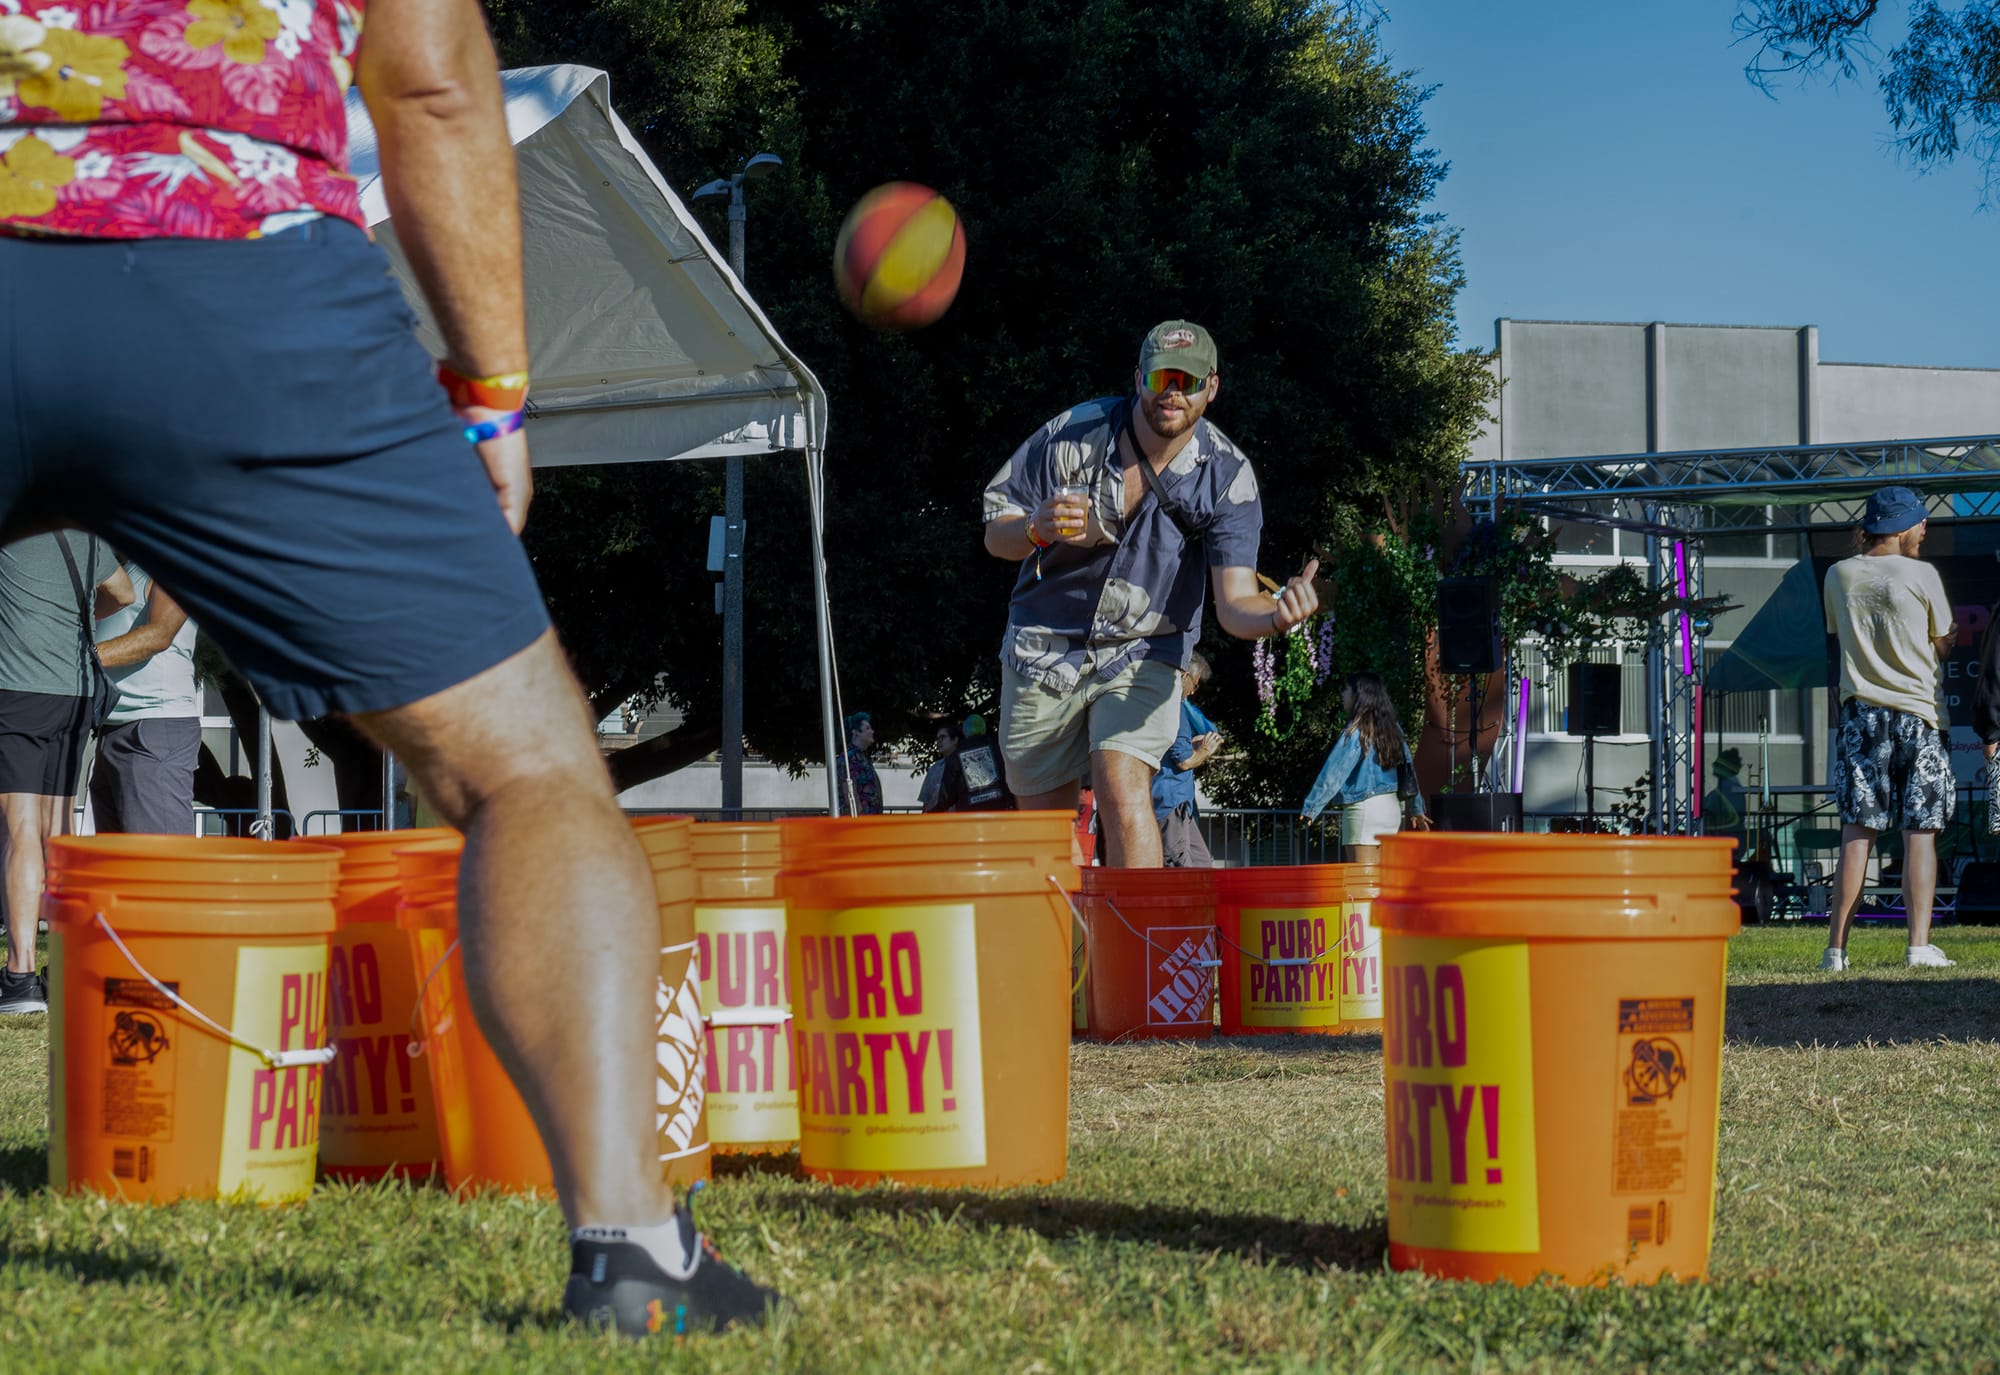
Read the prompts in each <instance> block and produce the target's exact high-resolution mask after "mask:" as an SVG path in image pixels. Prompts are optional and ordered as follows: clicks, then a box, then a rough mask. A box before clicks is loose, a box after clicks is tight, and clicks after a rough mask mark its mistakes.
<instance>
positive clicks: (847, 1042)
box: [792, 903, 986, 1170]
mask: <svg viewBox="0 0 2000 1375" xmlns="http://www.w3.org/2000/svg"><path fill="white" fill-rule="evenodd" d="M792 942H793V943H792V949H793V950H794V952H795V958H796V959H797V961H798V967H797V969H796V971H795V977H796V978H797V981H798V990H799V998H798V1001H797V1002H796V1003H795V1004H794V1005H793V1008H792V1014H793V1017H794V1019H795V1020H794V1023H793V1028H794V1029H793V1053H794V1056H795V1057H796V1061H797V1064H798V1067H799V1133H800V1143H801V1148H802V1149H804V1150H806V1151H807V1152H808V1154H809V1158H810V1160H811V1163H812V1164H814V1165H816V1166H818V1167H821V1168H824V1169H833V1170H951V1169H963V1168H966V1167H969V1166H977V1165H984V1164H985V1163H986V1099H985V1088H984V1084H983V1082H982V1074H983V1066H984V1063H985V1061H984V1059H983V1056H982V1053H981V1046H980V1037H979V958H978V946H977V944H976V942H975V939H974V928H973V906H972V904H971V903H952V904H938V905H936V906H921V907H919V906H912V907H857V908H852V909H850V910H848V911H845V912H827V913H818V912H815V913H810V914H803V915H802V914H799V913H796V912H795V913H794V914H793V936H792Z"/></svg>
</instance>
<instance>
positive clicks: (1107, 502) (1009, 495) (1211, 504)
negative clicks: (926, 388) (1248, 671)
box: [986, 320, 1319, 868]
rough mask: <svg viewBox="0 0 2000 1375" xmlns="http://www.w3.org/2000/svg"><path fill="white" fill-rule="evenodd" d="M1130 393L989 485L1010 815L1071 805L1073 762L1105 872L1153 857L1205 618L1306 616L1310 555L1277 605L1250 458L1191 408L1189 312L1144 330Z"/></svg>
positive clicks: (1200, 397)
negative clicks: (1162, 796)
mask: <svg viewBox="0 0 2000 1375" xmlns="http://www.w3.org/2000/svg"><path fill="white" fill-rule="evenodd" d="M1133 386H1134V394H1133V395H1130V396H1106V397H1100V398H1098V399H1097V400H1094V401H1086V402H1083V403H1082V404H1081V405H1078V406H1074V407H1072V408H1070V409H1069V410H1067V411H1065V412H1063V413H1062V414H1061V415H1059V416H1057V417H1056V418H1055V419H1053V420H1051V421H1049V422H1048V423H1047V424H1046V425H1044V426H1042V427H1041V429H1039V430H1037V431H1036V432H1035V433H1034V434H1033V435H1031V436H1030V437H1029V438H1028V441H1027V442H1026V443H1025V444H1023V445H1021V447H1020V448H1019V449H1017V450H1015V451H1014V456H1013V457H1012V458H1010V459H1008V460H1007V461H1006V462H1005V463H1003V464H1001V465H1000V471H999V472H997V473H995V474H994V475H993V480H992V481H991V482H989V483H987V484H986V548H987V550H988V552H990V553H992V554H993V555H995V556H996V557H998V558H1003V559H1013V560H1016V561H1017V562H1019V563H1020V564H1021V574H1020V577H1019V578H1018V579H1017V580H1016V582H1015V584H1014V596H1013V600H1012V602H1011V603H1010V605H1009V608H1008V615H1007V637H1006V642H1005V643H1004V645H1003V646H1002V648H1001V654H1000V662H1001V688H1000V748H1001V752H1002V754H1003V755H1004V756H1005V758H1006V766H1007V782H1008V785H1009V786H1010V787H1011V788H1012V789H1013V791H1014V794H1015V796H1016V797H1018V798H1019V799H1020V805H1021V806H1022V808H1023V809H1054V810H1068V809H1073V808H1074V807H1075V806H1076V793H1077V784H1078V782H1079V780H1081V779H1082V777H1083V775H1084V772H1085V770H1086V769H1088V770H1089V772H1090V775H1091V778H1092V780H1093V782H1094V784H1095V787H1096V791H1097V799H1098V805H1099V807H1100V808H1101V809H1102V812H1103V817H1104V835H1105V844H1106V848H1107V852H1108V853H1107V860H1108V862H1109V863H1110V864H1111V865H1113V866H1114V867H1121V868H1151V867H1156V866H1158V865H1159V863H1160V828H1159V826H1158V824H1157V823H1156V822H1155V821H1154V819H1153V804H1152V783H1153V775H1154V773H1155V772H1156V771H1157V770H1158V768H1159V765H1160V757H1161V756H1162V755H1164V754H1165V753H1166V751H1167V749H1168V747H1169V746H1171V745H1172V744H1173V742H1174V734H1175V730H1176V727H1177V726H1178V723H1179V713H1180V674H1181V670H1182V669H1184V668H1186V667H1187V665H1188V663H1189V659H1190V656H1191V655H1192V654H1193V653H1194V647H1195V642H1196V641H1197V640H1198V639H1199V638H1200V637H1201V612H1202V603H1203V601H1204V600H1205V599H1206V597H1207V595H1208V590H1209V587H1210V585H1211V584H1213V587H1214V592H1215V616H1216V619H1217V620H1218V621H1219V622H1220V623H1221V625H1222V628H1223V629H1224V630H1226V631H1228V632H1229V633H1230V634H1231V635H1234V636H1236V637H1237V638H1238V639H1244V640H1255V639H1261V638H1262V637H1264V636H1266V635H1278V634H1282V633H1283V632H1285V631H1287V630H1290V629H1291V628H1292V627H1293V626H1295V625H1298V624H1299V623H1300V622H1301V621H1304V620H1305V619H1306V618H1307V617H1309V616H1311V615H1312V614H1313V612H1314V611H1315V610H1317V609H1318V607H1319V598H1318V596H1317V595H1316V594H1315V593H1314V592H1313V586H1312V580H1313V575H1314V574H1315V573H1317V572H1318V571H1319V562H1318V560H1313V561H1311V562H1309V563H1307V564H1306V566H1305V568H1304V569H1303V570H1302V571H1301V572H1300V573H1299V575H1298V576H1297V577H1295V578H1293V579H1292V580H1291V581H1290V582H1288V583H1287V584H1285V587H1284V590H1283V592H1282V593H1280V594H1279V595H1278V596H1277V597H1276V598H1273V597H1271V596H1270V595H1268V594H1266V593H1265V592H1263V591H1262V590H1261V589H1260V588H1259V587H1258V585H1257V571H1256V565H1257V542H1258V539H1259V537H1260V535H1261V534H1262V532H1263V525H1264V514H1263V507H1262V506H1261V505H1260V504H1259V501H1258V497H1257V478H1256V475H1255V474H1254V473H1252V472H1251V470H1250V463H1249V460H1248V459H1246V458H1244V457H1243V455H1242V453H1241V452H1240V451H1239V450H1238V449H1237V447H1236V446H1235V445H1234V444H1232V443H1230V441H1229V438H1228V437H1227V436H1226V435H1224V434H1223V433H1222V431H1221V430H1218V429H1217V428H1215V426H1213V425H1211V424H1210V423H1209V422H1208V421H1207V420H1206V419H1204V418H1203V417H1204V415H1205V414H1206V413H1207V411H1208V408H1209V406H1210V405H1212V404H1213V403H1214V401H1215V398H1216V396H1217V394H1218V393H1219V392H1220V391H1221V389H1222V378H1221V375H1220V373H1219V371H1218V370H1217V364H1216V352H1215V341H1214V340H1213V339H1211V338H1210V337H1209V333H1208V331H1207V330H1205V329H1203V328H1202V327H1201V326H1200V325H1197V324H1192V323H1190V322H1188V321H1186V320H1168V321H1166V322H1165V323H1164V324H1160V325H1157V326H1155V327H1154V328H1153V330H1152V331H1151V332H1150V333H1148V334H1147V335H1146V338H1145V342H1144V343H1143V344H1141V345H1140V348H1139V367H1138V370H1137V371H1136V372H1135V373H1134V374H1133Z"/></svg>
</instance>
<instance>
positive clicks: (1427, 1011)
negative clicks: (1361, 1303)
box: [1382, 935, 1541, 1252]
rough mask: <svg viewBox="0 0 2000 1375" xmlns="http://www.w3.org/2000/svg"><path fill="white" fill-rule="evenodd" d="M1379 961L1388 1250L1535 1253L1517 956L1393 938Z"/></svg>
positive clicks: (1476, 946)
mask: <svg viewBox="0 0 2000 1375" xmlns="http://www.w3.org/2000/svg"><path fill="white" fill-rule="evenodd" d="M1383 953H1384V957H1385V964H1384V967H1383V972H1382V987H1383V999H1382V1005H1383V1006H1382V1011H1383V1026H1382V1063H1383V1078H1384V1086H1385V1089H1386V1096H1387V1103H1386V1105H1385V1115H1386V1117H1387V1122H1388V1137H1389V1236H1390V1239H1391V1240H1394V1241H1397V1242H1401V1243H1402V1244H1404V1245H1408V1246H1424V1247H1431V1248H1434V1249H1438V1250H1447V1251H1512V1252H1523V1251H1536V1250H1539V1249H1540V1248H1541V1222H1540V1217H1539V1209H1540V1195H1539V1192H1538V1190H1537V1187H1536V1184H1537V1181H1536V1178H1535V1082H1534V1037H1533V1033H1532V1030H1531V1027H1530V1023H1529V1016H1528V947H1527V946H1526V945H1525V944H1522V943H1519V942H1500V941H1478V940H1443V939H1433V938H1429V937H1422V936H1404V935H1392V936H1391V937H1390V939H1389V941H1388V942H1387V944H1386V945H1385V947H1384V952H1383Z"/></svg>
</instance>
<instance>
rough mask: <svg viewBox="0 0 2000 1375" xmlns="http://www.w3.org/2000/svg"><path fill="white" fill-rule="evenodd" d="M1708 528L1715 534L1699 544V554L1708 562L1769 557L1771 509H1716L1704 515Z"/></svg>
mask: <svg viewBox="0 0 2000 1375" xmlns="http://www.w3.org/2000/svg"><path fill="white" fill-rule="evenodd" d="M1707 523H1708V528H1709V529H1711V530H1717V531H1733V532H1740V533H1718V534H1712V535H1708V536H1706V537H1704V538H1703V540H1702V542H1701V548H1702V554H1703V556H1704V557H1706V558H1709V559H1768V558H1770V557H1771V533H1770V525H1771V508H1770V507H1768V506H1719V507H1716V508H1714V509H1713V510H1711V511H1710V512H1709V513H1708V518H1707Z"/></svg>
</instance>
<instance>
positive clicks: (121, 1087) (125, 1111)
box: [104, 979, 180, 1141]
mask: <svg viewBox="0 0 2000 1375" xmlns="http://www.w3.org/2000/svg"><path fill="white" fill-rule="evenodd" d="M167 987H168V988H171V989H173V990H174V991H175V992H179V991H180V985H179V984H177V983H170V984H168V985H167ZM172 1007H173V1001H172V1000H171V999H169V998H168V997H167V996H166V995H165V994H164V993H161V992H160V991H159V990H158V989H156V988H154V987H153V986H152V985H151V984H148V983H147V982H145V981H144V980H143V979H106V980H105V981H104V1034H105V1039H106V1042H107V1049H108V1053H107V1055H106V1058H105V1066H104V1134H105V1135H106V1136H125V1137H135V1138H138V1139H140V1140H145V1141H172V1140H173V1139H174V1071H175V1060H176V1057H175V1055H174V1053H173V1052H174V1045H173V1038H174V1037H177V1036H178V1035H179V1034H180V1030H179V1028H178V1027H174V1026H172V1024H171V1023H170V1022H169V1021H168V1020H167V1010H168V1009H170V1008H172ZM170 1030H171V1034H170Z"/></svg>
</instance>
